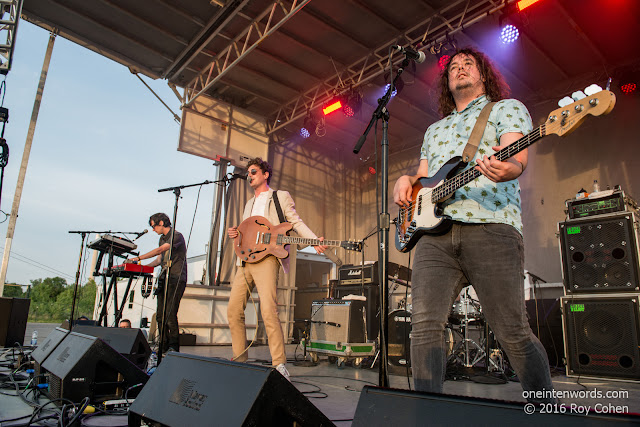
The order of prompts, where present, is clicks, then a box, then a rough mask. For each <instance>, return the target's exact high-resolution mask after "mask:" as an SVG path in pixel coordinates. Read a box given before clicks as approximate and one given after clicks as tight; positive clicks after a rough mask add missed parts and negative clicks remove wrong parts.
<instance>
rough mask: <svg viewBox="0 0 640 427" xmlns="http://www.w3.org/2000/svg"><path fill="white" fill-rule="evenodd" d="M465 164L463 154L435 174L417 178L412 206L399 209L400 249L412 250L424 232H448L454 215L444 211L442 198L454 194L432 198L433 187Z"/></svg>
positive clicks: (397, 246)
mask: <svg viewBox="0 0 640 427" xmlns="http://www.w3.org/2000/svg"><path fill="white" fill-rule="evenodd" d="M466 166H467V163H465V162H463V161H462V157H460V156H456V157H452V158H451V159H449V161H448V162H447V163H445V164H444V165H442V167H441V168H440V169H439V170H438V172H436V174H435V175H433V176H432V177H428V178H420V179H418V181H416V183H415V184H414V185H413V190H412V192H411V200H412V202H411V206H410V207H409V208H402V209H400V212H399V213H398V220H397V227H396V248H397V249H398V250H399V251H400V252H409V251H410V250H411V249H413V247H414V246H415V245H416V243H418V240H419V239H420V237H422V236H423V235H425V234H441V233H446V232H447V231H448V230H449V229H450V228H451V217H449V216H448V215H444V214H443V209H442V202H444V201H445V200H447V199H448V198H449V197H451V195H450V196H449V197H445V198H444V199H441V200H436V201H433V200H432V190H433V189H434V188H436V187H438V186H439V185H441V184H442V183H443V182H444V181H445V180H447V179H450V178H451V177H453V176H455V175H456V174H457V173H458V172H460V171H461V170H462V169H464V168H465V167H466Z"/></svg>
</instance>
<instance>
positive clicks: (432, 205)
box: [395, 90, 616, 252]
mask: <svg viewBox="0 0 640 427" xmlns="http://www.w3.org/2000/svg"><path fill="white" fill-rule="evenodd" d="M615 104H616V96H615V95H614V94H613V93H612V92H610V91H608V90H603V91H600V92H597V93H594V94H592V95H591V96H588V97H585V98H582V99H580V100H578V101H576V102H574V103H572V104H569V105H566V106H564V107H561V108H558V109H556V110H553V112H551V114H549V116H548V117H547V120H546V121H545V122H544V123H543V124H542V125H541V126H540V127H538V128H536V129H534V130H533V131H532V132H531V133H529V134H528V135H525V136H523V137H522V138H520V139H519V140H517V141H515V142H514V143H512V144H510V145H508V146H507V147H504V148H503V149H502V150H500V151H497V152H496V153H495V154H494V155H495V157H496V159H498V160H500V161H505V160H507V159H508V158H510V157H512V156H514V155H515V154H517V153H519V152H520V151H522V150H524V149H525V148H527V147H529V146H530V145H532V144H533V143H534V142H536V141H538V140H539V139H541V138H543V137H545V136H547V135H549V134H556V135H559V136H564V135H568V134H569V133H571V132H572V131H573V130H575V129H576V128H577V127H578V126H580V124H582V122H583V121H584V119H585V118H586V117H587V116H588V115H589V114H590V115H592V116H600V115H603V114H608V113H609V112H610V111H611V110H612V109H613V107H614V106H615ZM465 167H467V163H466V162H463V161H462V157H460V156H456V157H453V158H451V159H450V160H449V161H448V162H447V163H445V164H444V165H443V166H442V167H441V168H440V169H439V170H438V172H437V173H436V174H435V175H433V176H432V177H423V178H419V179H418V180H417V181H416V183H415V184H414V185H413V189H412V192H411V200H412V201H411V203H410V204H409V206H408V207H403V208H400V211H399V212H398V218H397V220H396V221H395V223H396V248H397V249H398V250H399V251H400V252H409V251H410V250H411V249H413V247H414V246H415V244H416V243H417V242H418V239H419V238H420V236H422V235H424V234H439V233H443V232H446V231H447V230H448V229H449V227H451V217H449V216H448V215H444V214H443V208H442V202H444V201H445V200H447V199H448V198H450V197H451V196H453V193H455V192H456V190H457V189H459V188H461V187H463V186H464V185H466V184H468V183H469V182H471V181H473V180H474V179H476V178H478V177H479V176H480V175H481V173H480V172H478V171H477V170H476V169H475V168H469V169H466V170H464V168H465Z"/></svg>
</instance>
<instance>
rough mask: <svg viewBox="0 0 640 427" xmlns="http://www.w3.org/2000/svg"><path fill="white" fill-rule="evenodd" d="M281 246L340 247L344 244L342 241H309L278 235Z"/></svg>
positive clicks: (303, 238)
mask: <svg viewBox="0 0 640 427" xmlns="http://www.w3.org/2000/svg"><path fill="white" fill-rule="evenodd" d="M277 242H278V244H279V245H291V244H293V245H308V246H319V245H322V246H340V245H341V244H342V242H341V241H340V240H319V239H307V238H306V237H293V236H286V235H284V234H278V240H277Z"/></svg>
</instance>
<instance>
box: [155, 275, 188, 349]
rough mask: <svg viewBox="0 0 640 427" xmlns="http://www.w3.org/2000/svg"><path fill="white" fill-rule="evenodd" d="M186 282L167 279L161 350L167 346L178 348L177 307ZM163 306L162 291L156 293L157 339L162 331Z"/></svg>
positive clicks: (167, 347)
mask: <svg viewBox="0 0 640 427" xmlns="http://www.w3.org/2000/svg"><path fill="white" fill-rule="evenodd" d="M186 286H187V283H186V282H178V281H174V280H171V279H170V280H169V286H168V288H167V300H168V301H170V304H168V305H167V324H166V325H165V327H166V328H167V330H166V331H165V333H164V340H163V341H162V352H163V353H164V352H166V351H167V350H168V349H169V347H171V348H173V349H175V350H176V351H179V350H180V328H179V326H178V309H179V308H180V300H181V299H182V295H183V294H184V289H185V288H186ZM163 308H164V292H159V293H158V308H157V310H156V322H157V324H158V339H159V338H160V336H161V335H160V334H161V332H162V330H161V328H162V310H163Z"/></svg>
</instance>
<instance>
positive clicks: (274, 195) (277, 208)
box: [273, 190, 287, 224]
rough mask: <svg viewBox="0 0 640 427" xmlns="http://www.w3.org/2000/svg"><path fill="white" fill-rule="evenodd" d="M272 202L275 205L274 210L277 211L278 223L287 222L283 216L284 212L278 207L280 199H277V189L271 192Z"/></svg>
mask: <svg viewBox="0 0 640 427" xmlns="http://www.w3.org/2000/svg"><path fill="white" fill-rule="evenodd" d="M273 203H274V204H275V205H276V212H278V218H279V219H280V224H282V223H283V222H287V220H286V219H285V218H284V214H283V213H282V208H281V207H280V200H278V190H276V191H274V192H273Z"/></svg>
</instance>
